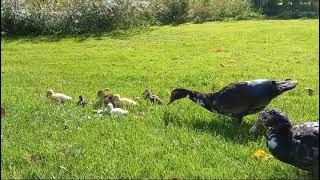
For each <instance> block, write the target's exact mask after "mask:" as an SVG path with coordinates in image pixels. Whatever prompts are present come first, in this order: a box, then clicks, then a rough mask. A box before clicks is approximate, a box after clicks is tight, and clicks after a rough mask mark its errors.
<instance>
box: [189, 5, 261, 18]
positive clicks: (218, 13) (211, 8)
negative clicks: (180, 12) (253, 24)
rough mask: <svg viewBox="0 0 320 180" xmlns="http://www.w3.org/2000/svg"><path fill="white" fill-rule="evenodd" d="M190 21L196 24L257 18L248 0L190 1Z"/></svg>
mask: <svg viewBox="0 0 320 180" xmlns="http://www.w3.org/2000/svg"><path fill="white" fill-rule="evenodd" d="M189 16H190V19H191V20H192V21H193V22H196V23H202V22H206V21H215V20H224V19H229V18H234V19H249V18H252V17H258V16H259V14H258V13H254V12H253V9H252V8H251V4H250V1H249V0H192V1H190V12H189Z"/></svg>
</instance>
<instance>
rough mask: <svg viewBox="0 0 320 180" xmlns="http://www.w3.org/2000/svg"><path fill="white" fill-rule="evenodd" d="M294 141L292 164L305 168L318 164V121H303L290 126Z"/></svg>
mask: <svg viewBox="0 0 320 180" xmlns="http://www.w3.org/2000/svg"><path fill="white" fill-rule="evenodd" d="M292 132H293V138H294V141H295V147H294V148H295V154H294V162H293V163H294V164H295V165H296V166H297V167H299V168H301V169H305V170H312V169H314V168H317V167H318V166H319V165H318V163H319V122H308V123H303V124H300V125H297V126H294V127H293V128H292Z"/></svg>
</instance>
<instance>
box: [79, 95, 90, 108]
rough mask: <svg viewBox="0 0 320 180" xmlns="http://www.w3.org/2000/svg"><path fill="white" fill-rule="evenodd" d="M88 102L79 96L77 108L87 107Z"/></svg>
mask: <svg viewBox="0 0 320 180" xmlns="http://www.w3.org/2000/svg"><path fill="white" fill-rule="evenodd" d="M88 104H89V102H88V101H87V100H85V99H84V97H83V96H82V95H80V96H79V101H78V106H82V107H84V106H86V105H88Z"/></svg>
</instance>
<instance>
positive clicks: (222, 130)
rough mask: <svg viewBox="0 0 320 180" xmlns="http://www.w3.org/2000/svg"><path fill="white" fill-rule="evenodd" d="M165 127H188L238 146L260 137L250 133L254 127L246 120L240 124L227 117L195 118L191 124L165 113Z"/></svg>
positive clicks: (174, 115)
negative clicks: (170, 125)
mask: <svg viewBox="0 0 320 180" xmlns="http://www.w3.org/2000/svg"><path fill="white" fill-rule="evenodd" d="M162 120H163V122H164V125H165V126H168V125H169V124H172V125H174V126H178V127H187V128H190V129H192V130H194V131H197V132H204V133H210V134H212V135H214V136H217V135H218V136H221V137H223V138H225V139H226V140H227V141H231V142H234V143H238V144H246V143H249V142H251V141H255V140H257V138H258V136H259V135H253V134H250V133H249V129H250V128H251V127H252V126H253V122H252V123H248V122H246V121H245V120H243V121H242V123H241V124H239V123H238V122H237V121H234V120H231V119H230V118H228V117H225V116H218V117H217V118H214V119H200V118H196V117H195V118H194V119H193V120H191V121H190V122H185V121H184V120H183V119H182V118H181V117H179V116H178V115H176V114H174V113H169V112H165V113H164V115H163V118H162Z"/></svg>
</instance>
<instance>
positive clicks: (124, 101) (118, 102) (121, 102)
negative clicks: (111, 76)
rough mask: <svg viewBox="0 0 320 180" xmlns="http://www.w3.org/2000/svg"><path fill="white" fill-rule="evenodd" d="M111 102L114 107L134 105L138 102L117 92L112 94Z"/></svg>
mask: <svg viewBox="0 0 320 180" xmlns="http://www.w3.org/2000/svg"><path fill="white" fill-rule="evenodd" d="M111 99H112V102H113V104H114V105H115V106H116V107H120V106H125V105H136V104H138V103H137V102H136V101H134V100H131V99H129V98H122V97H120V95H119V94H114V95H113V96H112V98H111Z"/></svg>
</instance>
